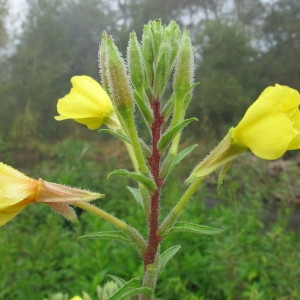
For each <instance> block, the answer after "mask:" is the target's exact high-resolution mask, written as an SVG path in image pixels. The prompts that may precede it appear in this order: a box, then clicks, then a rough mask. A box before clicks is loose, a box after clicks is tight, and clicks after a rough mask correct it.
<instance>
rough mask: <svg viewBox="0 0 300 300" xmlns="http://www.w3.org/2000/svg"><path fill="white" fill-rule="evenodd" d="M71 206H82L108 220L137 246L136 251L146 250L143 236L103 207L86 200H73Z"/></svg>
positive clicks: (142, 251)
mask: <svg viewBox="0 0 300 300" xmlns="http://www.w3.org/2000/svg"><path fill="white" fill-rule="evenodd" d="M72 205H73V206H76V207H79V208H82V209H84V210H86V211H89V212H91V213H92V214H94V215H97V216H99V217H100V218H102V219H104V220H106V221H108V222H109V223H111V224H113V225H114V226H116V227H117V228H118V229H120V230H121V231H123V232H124V233H125V234H126V235H127V236H128V237H129V238H130V239H131V240H132V241H133V242H134V243H135V245H136V246H137V247H138V252H140V253H144V252H145V250H146V241H145V239H144V238H143V236H142V235H141V234H140V233H139V232H138V231H137V230H136V229H135V228H133V227H131V226H129V225H128V224H126V223H125V222H124V221H122V220H120V219H118V218H117V217H115V216H113V215H111V214H110V213H108V212H106V211H104V210H103V209H101V208H99V207H97V206H95V205H92V204H90V203H88V202H73V203H72Z"/></svg>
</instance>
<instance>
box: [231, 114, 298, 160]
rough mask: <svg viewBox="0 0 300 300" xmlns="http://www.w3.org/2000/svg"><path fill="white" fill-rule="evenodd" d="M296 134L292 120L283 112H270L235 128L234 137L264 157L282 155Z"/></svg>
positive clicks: (271, 157)
mask: <svg viewBox="0 0 300 300" xmlns="http://www.w3.org/2000/svg"><path fill="white" fill-rule="evenodd" d="M278 125H280V126H278ZM295 134H296V132H295V130H294V128H293V126H292V122H291V121H290V120H289V119H288V118H286V117H285V115H284V114H282V113H281V114H275V113H273V114H270V113H269V114H267V115H265V116H264V118H257V119H256V121H255V122H254V123H252V124H251V125H249V126H241V127H239V126H237V127H236V128H234V129H233V137H234V138H235V139H236V140H238V141H239V142H240V143H242V144H244V145H245V146H247V147H248V148H249V149H250V150H251V151H252V152H253V153H254V154H255V155H256V156H258V157H260V158H263V159H277V158H279V157H281V156H282V155H283V154H284V153H285V152H286V151H287V150H288V147H289V145H290V143H291V141H292V140H293V139H294V137H295Z"/></svg>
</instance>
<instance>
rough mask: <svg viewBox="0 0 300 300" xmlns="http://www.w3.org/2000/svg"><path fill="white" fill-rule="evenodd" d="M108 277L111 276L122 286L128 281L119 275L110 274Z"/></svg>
mask: <svg viewBox="0 0 300 300" xmlns="http://www.w3.org/2000/svg"><path fill="white" fill-rule="evenodd" d="M107 277H110V278H111V279H112V280H113V281H114V282H115V283H116V284H117V285H118V286H119V287H122V286H123V285H124V284H125V283H126V281H125V280H124V279H123V278H121V277H118V276H115V275H110V274H108V275H107Z"/></svg>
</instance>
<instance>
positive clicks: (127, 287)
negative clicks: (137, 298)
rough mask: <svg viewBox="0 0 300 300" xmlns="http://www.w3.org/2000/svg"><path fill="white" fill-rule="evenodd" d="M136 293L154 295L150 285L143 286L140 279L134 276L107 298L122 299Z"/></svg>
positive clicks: (111, 299)
mask: <svg viewBox="0 0 300 300" xmlns="http://www.w3.org/2000/svg"><path fill="white" fill-rule="evenodd" d="M134 295H144V296H148V297H152V295H153V291H152V290H151V289H150V288H148V287H141V284H140V280H139V279H137V278H133V279H131V280H129V281H128V282H126V283H125V284H124V285H123V286H122V287H121V288H120V289H119V290H118V291H117V292H116V293H115V294H114V295H113V296H111V297H109V298H108V299H107V300H122V299H125V298H127V297H131V296H134Z"/></svg>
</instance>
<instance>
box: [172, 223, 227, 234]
mask: <svg viewBox="0 0 300 300" xmlns="http://www.w3.org/2000/svg"><path fill="white" fill-rule="evenodd" d="M223 231H224V229H219V228H215V227H209V226H204V225H199V224H194V223H189V222H177V223H176V224H175V225H174V226H173V227H172V228H171V229H170V230H169V231H168V233H177V232H191V233H197V234H208V235H210V234H217V233H221V232H223Z"/></svg>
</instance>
